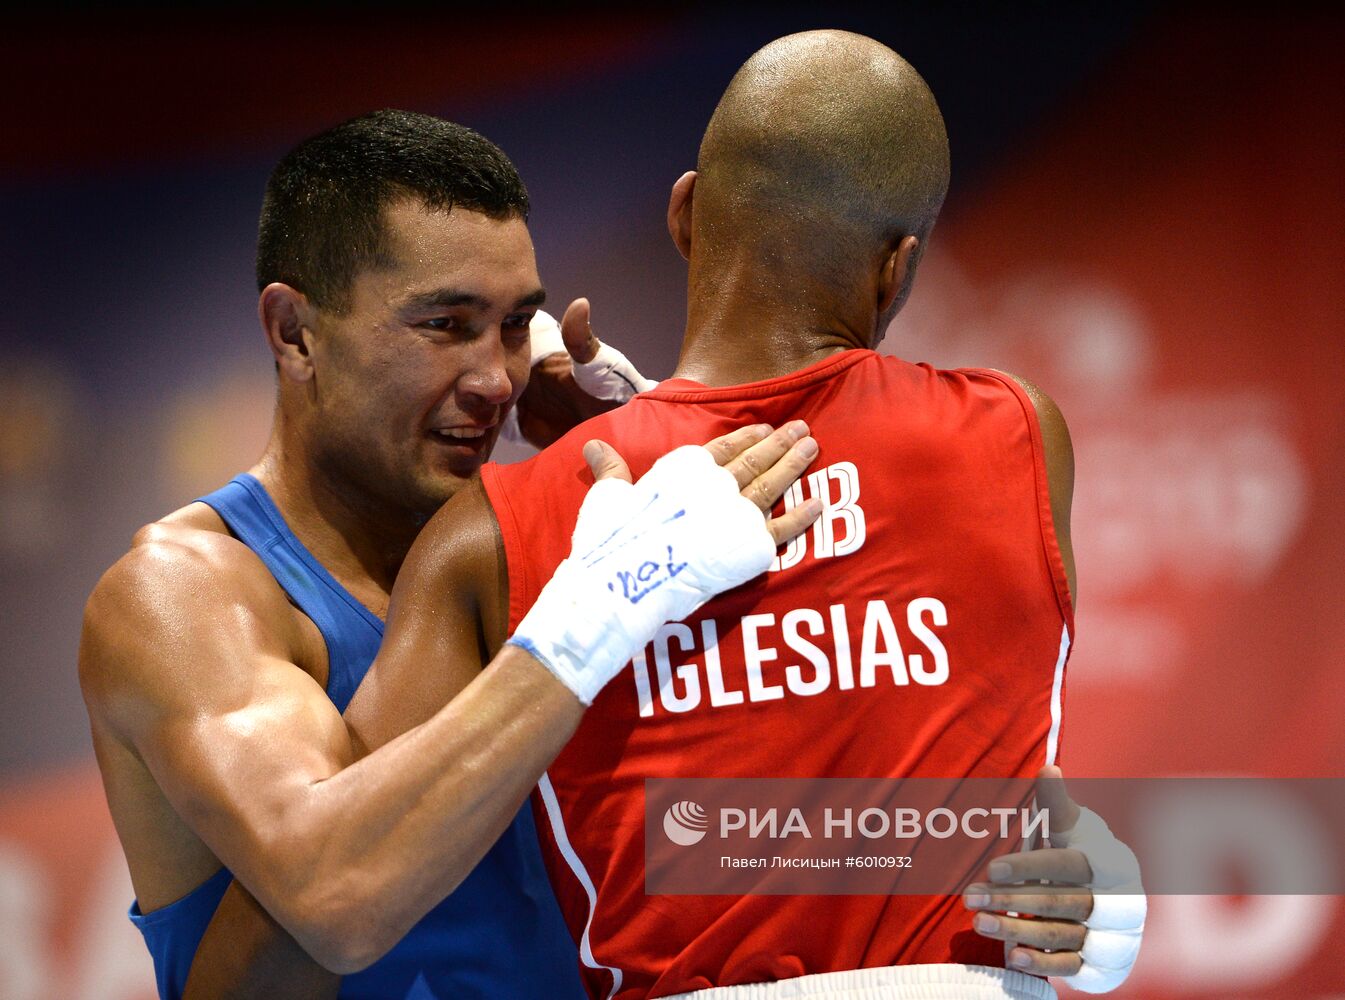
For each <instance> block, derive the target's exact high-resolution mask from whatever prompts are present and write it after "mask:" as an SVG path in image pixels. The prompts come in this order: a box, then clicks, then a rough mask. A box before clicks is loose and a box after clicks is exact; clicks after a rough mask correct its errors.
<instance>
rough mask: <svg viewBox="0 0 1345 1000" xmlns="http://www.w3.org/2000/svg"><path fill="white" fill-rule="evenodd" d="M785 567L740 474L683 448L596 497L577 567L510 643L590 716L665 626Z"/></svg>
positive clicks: (563, 569) (576, 547) (573, 555)
mask: <svg viewBox="0 0 1345 1000" xmlns="http://www.w3.org/2000/svg"><path fill="white" fill-rule="evenodd" d="M774 558H775V542H774V540H773V539H772V538H771V533H770V531H769V530H768V529H767V528H766V520H765V518H764V516H763V515H762V513H761V511H760V510H759V509H757V507H756V505H755V504H753V503H752V502H751V501H750V500H747V499H746V498H744V497H743V496H741V495H740V494H739V492H738V484H737V482H736V480H734V478H733V474H732V473H730V472H729V471H728V470H727V469H723V468H721V467H720V466H718V465H716V464H715V460H714V459H713V458H712V457H711V455H710V453H709V452H708V451H706V450H705V449H704V448H700V447H695V446H687V447H682V448H678V449H676V450H674V451H672V452H669V453H668V454H667V455H664V456H663V457H662V458H660V459H659V460H658V461H657V462H655V463H654V467H653V468H652V469H650V470H649V471H648V472H647V473H646V474H645V475H644V476H642V477H641V479H640V481H639V482H638V483H635V484H634V485H631V484H630V483H627V482H623V481H621V480H616V479H604V480H602V481H601V482H598V483H595V484H594V485H593V486H592V488H590V489H589V491H588V495H587V496H586V497H585V498H584V504H583V506H582V507H580V509H579V520H578V522H577V523H576V524H575V529H574V537H573V542H572V545H571V548H570V557H569V558H568V559H566V560H565V561H564V562H562V563H561V564H560V566H558V567H557V568H556V572H555V575H554V576H552V577H551V580H550V582H549V583H547V585H546V586H545V587H544V588H543V589H542V592H541V594H540V595H539V596H538V598H537V603H536V604H534V605H533V606H532V609H531V610H530V611H529V612H528V613H527V615H525V616H524V618H523V621H521V622H520V623H519V626H518V630H517V631H516V632H515V633H514V634H513V636H511V637H510V639H509V642H511V643H513V644H514V645H516V646H520V647H522V648H523V649H526V650H527V651H528V652H529V653H531V654H532V655H533V656H535V657H536V658H537V659H538V660H540V661H541V662H542V663H543V664H545V665H546V667H547V668H548V669H549V670H550V671H551V672H552V673H553V674H555V675H556V677H558V678H559V679H560V680H561V682H562V683H564V684H565V685H566V687H568V688H569V689H570V690H571V691H573V692H574V693H575V695H576V696H577V697H578V698H579V700H580V701H582V702H583V703H584V704H586V705H589V704H592V702H593V699H594V697H596V696H597V694H598V692H599V691H600V690H602V687H603V685H604V684H606V683H607V682H608V681H609V680H611V679H612V678H613V677H614V676H616V674H617V673H618V672H619V671H620V670H621V668H622V667H624V666H625V665H626V663H627V662H629V661H630V659H631V657H633V656H634V655H635V654H636V653H638V652H639V651H640V650H641V649H643V648H644V647H645V645H646V644H647V643H649V642H650V641H651V640H653V638H654V633H655V632H657V631H658V630H659V628H660V627H661V626H662V625H663V624H664V623H665V622H670V621H680V620H681V619H683V618H685V617H687V616H688V615H690V614H691V613H692V612H693V611H695V610H696V609H697V608H699V607H700V606H701V605H702V604H704V603H705V602H706V601H708V600H709V599H710V598H712V597H714V596H715V595H716V594H719V593H722V592H723V591H725V590H729V589H731V588H733V587H736V586H738V585H739V584H742V583H746V582H747V581H748V580H751V579H752V578H753V577H756V576H759V575H760V574H762V573H764V572H765V571H766V569H767V567H768V566H770V564H771V560H772V559H774Z"/></svg>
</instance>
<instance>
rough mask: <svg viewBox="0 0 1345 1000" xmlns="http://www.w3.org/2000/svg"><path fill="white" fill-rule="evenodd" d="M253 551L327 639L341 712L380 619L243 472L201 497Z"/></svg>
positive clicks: (330, 685) (378, 636) (330, 686)
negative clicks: (317, 555) (338, 581)
mask: <svg viewBox="0 0 1345 1000" xmlns="http://www.w3.org/2000/svg"><path fill="white" fill-rule="evenodd" d="M201 502H202V503H205V504H209V505H210V507H212V508H213V509H214V511H215V513H217V514H219V516H220V518H221V519H222V520H223V521H224V523H225V524H226V525H228V527H229V530H230V531H231V532H232V533H233V535H234V537H236V538H237V539H238V540H239V541H240V542H242V543H243V544H244V545H246V546H247V547H248V548H250V549H251V550H252V551H253V552H255V553H257V557H258V558H259V559H261V561H262V562H263V563H265V564H266V568H267V569H269V570H270V571H271V575H272V576H274V577H275V578H276V582H277V583H279V584H280V586H281V588H282V589H284V591H285V593H287V594H288V595H289V596H290V600H292V601H293V602H294V603H295V606H296V607H298V608H299V610H300V611H302V612H303V613H304V614H306V615H307V616H308V617H309V618H311V619H312V620H313V624H314V625H316V626H317V627H318V631H319V632H321V633H322V638H323V639H324V640H325V641H326V643H327V697H329V698H331V700H332V703H333V704H334V705H336V707H337V709H338V710H339V711H342V712H344V711H345V710H346V706H347V705H348V704H350V699H351V698H352V697H353V696H354V694H355V689H356V688H357V687H359V686H360V681H362V680H364V675H365V673H367V672H368V670H369V664H370V663H372V662H373V659H374V655H375V654H376V653H377V652H378V645H379V643H380V642H382V641H383V622H382V620H380V619H379V618H378V617H377V616H376V615H375V614H374V613H373V612H372V611H370V610H369V609H368V608H366V607H365V606H364V605H363V604H361V603H360V602H359V601H357V600H355V598H354V597H352V596H351V594H350V591H348V590H346V588H345V587H343V586H341V584H339V583H337V582H336V579H335V577H333V576H332V575H331V573H329V572H327V568H326V567H325V566H323V565H322V563H320V562H318V561H317V560H316V559H315V558H313V554H312V553H311V552H309V551H308V549H306V548H304V546H303V543H302V542H300V541H299V539H298V538H296V537H295V536H294V532H293V531H291V530H290V527H289V525H288V524H286V523H285V519H284V518H283V517H282V516H281V515H280V510H279V509H278V508H277V507H276V505H275V502H274V501H273V500H272V499H271V497H270V494H268V493H267V492H266V490H265V489H264V488H263V487H262V484H261V483H259V482H258V481H257V480H256V479H255V478H254V477H253V476H250V475H248V474H247V473H246V472H245V473H243V474H241V475H238V476H234V478H233V479H231V480H230V481H229V482H228V483H227V484H226V485H225V486H222V487H221V488H220V489H218V490H216V491H215V492H214V493H211V494H208V495H207V496H203V497H201Z"/></svg>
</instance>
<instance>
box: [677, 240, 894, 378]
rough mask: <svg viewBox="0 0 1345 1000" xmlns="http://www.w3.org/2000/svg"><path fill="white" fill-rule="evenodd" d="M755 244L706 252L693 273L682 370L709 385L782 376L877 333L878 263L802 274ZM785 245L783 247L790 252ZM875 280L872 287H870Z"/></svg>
mask: <svg viewBox="0 0 1345 1000" xmlns="http://www.w3.org/2000/svg"><path fill="white" fill-rule="evenodd" d="M762 252H763V251H761V250H759V249H756V248H752V249H749V250H744V251H742V252H740V253H736V254H734V255H717V256H715V257H714V258H712V259H698V257H697V255H696V254H695V253H694V252H693V254H692V256H691V263H690V267H689V273H688V276H687V327H686V334H685V336H684V338H683V340H682V353H681V356H680V357H679V359H678V362H677V370H676V371H675V372H674V376H675V377H677V378H686V379H691V380H693V381H696V382H700V383H701V384H702V385H709V386H724V385H740V384H742V383H744V382H757V381H760V380H762V379H769V378H776V377H778V376H780V375H787V374H789V373H790V372H794V371H798V370H799V369H800V368H805V367H807V366H808V365H810V364H813V363H814V362H817V361H821V360H822V359H823V358H826V357H829V356H830V355H832V354H835V353H837V352H838V351H847V350H854V349H856V348H869V347H872V346H873V345H874V343H875V342H876V340H877V333H876V332H877V326H878V319H879V316H878V300H879V290H878V270H877V267H876V265H875V267H874V268H873V272H874V273H873V274H872V275H865V274H864V273H863V272H862V271H858V270H857V271H856V272H854V274H853V279H852V280H850V281H847V282H839V281H837V280H836V275H835V274H831V275H828V276H827V279H828V280H827V281H825V282H823V281H819V280H818V278H817V276H816V275H808V274H800V273H798V270H797V269H796V268H791V267H789V266H787V264H786V263H785V261H784V260H783V259H779V260H770V259H763V258H762V257H761V256H760V255H761V253H762ZM784 256H785V252H784V251H781V254H780V257H781V258H783V257H784ZM870 286H871V287H870Z"/></svg>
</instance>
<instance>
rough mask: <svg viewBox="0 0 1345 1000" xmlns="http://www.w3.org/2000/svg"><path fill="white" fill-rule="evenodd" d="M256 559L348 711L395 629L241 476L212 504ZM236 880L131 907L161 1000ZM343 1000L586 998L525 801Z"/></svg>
mask: <svg viewBox="0 0 1345 1000" xmlns="http://www.w3.org/2000/svg"><path fill="white" fill-rule="evenodd" d="M201 501H202V502H203V503H207V504H209V505H210V506H211V507H213V508H214V509H215V511H216V512H217V513H218V514H219V516H220V517H221V518H223V520H224V523H225V524H227V525H228V526H229V530H230V531H231V532H232V533H233V534H234V536H235V537H237V538H238V539H239V540H240V541H241V542H243V544H245V545H246V546H248V548H250V549H252V551H254V552H256V553H257V555H258V557H259V558H260V559H261V560H262V562H263V563H265V564H266V567H267V569H269V570H270V571H271V573H272V575H274V576H275V578H276V581H277V582H278V583H279V584H280V586H281V587H283V588H284V590H285V592H286V593H287V594H289V596H290V598H291V599H292V600H293V601H294V603H295V604H296V605H297V606H298V607H299V609H300V610H301V611H303V613H304V614H306V615H307V616H308V617H309V618H311V619H312V620H313V623H314V624H315V625H317V627H318V628H319V629H320V630H321V632H322V637H323V639H324V640H325V641H326V643H327V661H328V675H327V695H328V696H329V697H330V698H331V699H332V702H333V703H334V704H335V705H336V707H337V708H338V709H340V710H341V711H343V712H344V711H345V708H346V705H347V704H348V703H349V701H350V699H351V696H352V695H354V693H355V689H356V688H357V687H359V684H360V681H361V680H363V678H364V675H365V673H366V672H367V671H368V669H369V664H370V663H372V662H373V659H374V654H375V653H377V652H378V646H379V643H380V642H381V641H382V639H383V622H382V621H381V620H379V618H378V617H377V616H376V615H374V614H373V613H372V612H370V611H369V610H368V609H367V608H366V607H364V605H362V604H360V602H359V601H357V600H355V598H354V597H352V596H351V595H350V593H349V592H348V591H347V590H346V589H345V588H344V587H342V586H341V585H340V584H339V583H337V582H336V579H335V578H334V577H333V576H332V575H331V574H330V573H328V572H327V570H326V569H324V568H323V567H322V565H321V564H320V563H319V562H318V561H317V560H316V559H314V558H313V556H312V554H311V553H310V552H309V551H308V550H307V549H306V548H304V547H303V545H301V544H300V542H299V540H298V539H297V538H296V537H295V536H294V533H293V532H291V531H290V529H289V527H288V526H287V525H286V524H285V521H284V518H282V517H281V516H280V511H279V510H278V509H277V508H276V505H275V504H274V503H273V502H272V501H271V498H270V497H269V496H268V495H267V493H266V490H265V489H263V488H262V485H261V483H259V482H258V481H257V480H256V479H255V478H253V477H252V476H249V475H247V474H244V475H240V476H235V477H234V478H233V480H231V481H230V482H229V484H228V485H226V486H224V487H223V488H221V489H219V490H216V491H215V492H214V493H211V494H210V495H209V496H205V497H202V498H201ZM232 879H233V876H232V875H231V874H230V873H229V871H228V870H227V869H221V870H220V871H219V872H217V873H216V874H215V875H213V876H211V877H210V878H209V879H207V880H206V881H205V882H203V883H202V884H201V885H199V886H197V887H196V888H195V889H193V890H192V891H191V892H189V893H188V894H187V895H186V896H184V897H182V898H181V899H179V900H177V901H176V902H173V903H170V904H168V905H167V906H165V907H162V908H161V909H158V910H155V911H154V912H153V913H148V914H142V913H141V912H140V908H139V906H137V905H136V904H132V905H131V922H132V923H134V924H135V925H136V927H138V928H139V929H140V932H141V933H142V934H143V935H144V936H145V943H146V945H148V946H149V951H150V955H152V956H153V958H154V973H155V977H156V979H157V981H158V986H159V996H160V997H161V998H163V1000H170V998H171V1000H178V998H180V997H181V996H182V991H183V989H184V988H185V987H186V984H187V974H188V972H190V971H191V962H192V958H193V957H194V956H195V954H196V949H197V947H198V946H199V945H200V943H201V938H202V937H203V936H204V935H205V931H206V927H207V926H209V924H210V919H211V917H212V916H214V913H215V909H216V908H217V907H218V906H219V902H220V899H221V898H223V896H224V892H225V890H226V889H227V888H228V887H229V883H230V882H231V881H232ZM340 996H341V997H342V998H343V1000H365V998H367V1000H375V998H377V1000H402V998H404V1000H422V998H425V1000H431V998H448V997H510V998H512V997H518V998H520V1000H522V998H535V997H547V998H551V997H556V998H561V1000H570V998H575V1000H578V998H580V997H583V996H584V991H583V989H582V987H581V986H580V984H579V971H578V957H577V953H576V950H575V945H574V942H573V941H572V940H571V938H570V935H569V932H568V931H567V930H566V929H565V924H564V922H563V921H562V920H561V915H560V909H559V907H558V906H557V905H556V900H555V897H554V896H553V895H552V892H551V886H550V884H549V883H548V882H547V878H546V871H545V869H544V868H543V866H542V859H541V855H540V853H539V851H538V846H537V831H536V828H535V827H534V825H533V819H532V810H531V808H530V807H529V806H528V805H527V804H526V803H525V804H524V806H523V808H522V809H521V810H520V811H519V813H518V815H517V816H516V817H514V821H513V822H512V823H511V824H510V825H509V828H508V829H506V830H505V831H504V833H503V834H502V835H501V837H500V839H499V840H498V841H497V842H496V844H495V846H494V847H492V848H491V849H490V851H489V852H488V853H487V854H486V856H485V857H484V858H482V859H481V863H480V864H479V865H477V867H476V869H475V870H474V871H473V872H472V873H471V874H470V875H469V876H468V877H467V878H466V879H465V880H464V881H463V883H462V884H461V885H460V886H459V887H458V889H457V890H456V891H455V892H454V893H453V894H452V895H451V896H449V897H448V898H447V899H446V900H444V901H443V902H442V903H440V904H439V905H438V906H436V907H435V908H434V909H433V910H431V911H430V912H429V913H428V914H427V915H426V916H425V918H424V919H423V920H421V921H420V923H418V924H416V926H415V927H413V928H412V929H411V931H410V933H408V934H407V935H406V937H404V938H403V939H402V940H401V941H400V942H398V944H397V946H396V947H395V948H393V949H392V951H390V952H388V954H387V955H385V956H384V957H383V958H382V959H380V960H379V961H378V962H376V963H374V964H373V965H372V966H370V967H369V968H368V969H366V970H365V971H363V972H361V973H357V974H355V975H351V976H346V977H345V979H344V981H343V982H342V984H341V992H340Z"/></svg>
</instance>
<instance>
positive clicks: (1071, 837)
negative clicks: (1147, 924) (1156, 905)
mask: <svg viewBox="0 0 1345 1000" xmlns="http://www.w3.org/2000/svg"><path fill="white" fill-rule="evenodd" d="M1051 844H1052V845H1053V846H1055V847H1069V848H1073V849H1074V850H1076V851H1079V852H1081V853H1082V854H1083V855H1084V857H1086V858H1087V859H1088V864H1089V866H1090V867H1091V868H1092V869H1093V879H1092V881H1091V882H1090V883H1089V884H1090V886H1091V887H1092V889H1093V911H1092V913H1091V914H1090V915H1089V917H1088V919H1087V920H1085V921H1084V926H1085V927H1087V928H1088V930H1087V932H1086V933H1085V936H1084V942H1083V948H1082V949H1080V951H1079V957H1080V958H1082V959H1083V967H1082V968H1081V969H1080V970H1079V971H1078V972H1076V973H1075V974H1074V975H1072V976H1065V977H1064V981H1065V982H1067V983H1069V984H1070V985H1071V986H1073V987H1074V988H1075V989H1076V990H1081V991H1083V992H1084V993H1106V992H1108V991H1109V990H1114V989H1115V988H1116V987H1118V986H1120V985H1121V983H1123V982H1124V981H1125V978H1126V976H1128V975H1130V970H1131V969H1132V968H1134V967H1135V960H1136V959H1137V958H1138V957H1139V952H1140V939H1141V938H1142V936H1143V934H1144V919H1145V916H1146V914H1147V912H1148V903H1147V900H1146V898H1145V895H1144V887H1143V886H1142V885H1141V884H1140V864H1139V859H1138V858H1136V857H1135V852H1134V851H1132V850H1131V849H1130V848H1129V847H1127V846H1126V845H1125V844H1124V843H1122V842H1121V841H1120V840H1118V839H1117V838H1116V835H1115V834H1113V833H1112V832H1111V829H1110V828H1109V827H1108V826H1107V824H1106V822H1104V821H1103V819H1102V817H1101V816H1099V815H1098V814H1097V813H1095V812H1093V811H1092V810H1091V809H1084V808H1080V810H1079V820H1078V822H1076V823H1075V824H1074V826H1073V827H1072V828H1071V829H1069V830H1064V831H1060V832H1052V834H1051Z"/></svg>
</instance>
